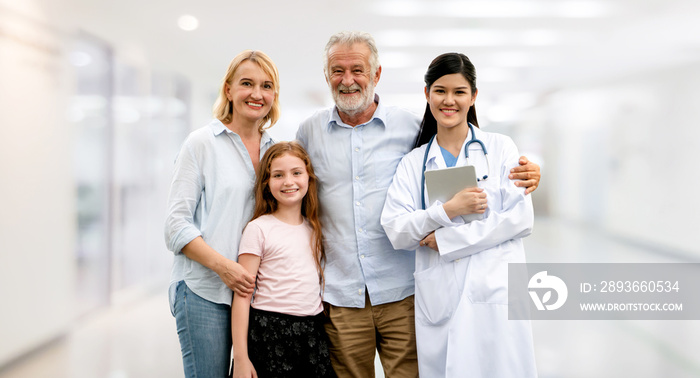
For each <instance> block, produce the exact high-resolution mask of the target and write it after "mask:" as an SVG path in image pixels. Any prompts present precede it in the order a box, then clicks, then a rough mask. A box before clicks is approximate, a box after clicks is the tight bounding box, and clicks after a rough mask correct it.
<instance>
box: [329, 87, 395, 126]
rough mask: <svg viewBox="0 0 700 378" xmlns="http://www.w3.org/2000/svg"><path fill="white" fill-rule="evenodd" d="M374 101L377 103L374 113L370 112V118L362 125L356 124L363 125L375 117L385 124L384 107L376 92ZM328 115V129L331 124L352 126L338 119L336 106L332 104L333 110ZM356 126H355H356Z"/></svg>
mask: <svg viewBox="0 0 700 378" xmlns="http://www.w3.org/2000/svg"><path fill="white" fill-rule="evenodd" d="M374 102H376V103H377V109H375V110H374V114H372V118H370V119H369V121H367V122H365V123H363V124H362V125H357V126H363V125H368V124H370V123H372V121H373V120H375V119H377V120H378V121H379V123H380V124H381V125H382V126H385V125H386V108H385V107H384V105H383V103H382V102H381V101H380V99H379V95H378V94H376V93H375V94H374ZM330 113H331V114H330V116H329V117H328V123H327V125H328V130H329V131H330V130H331V127H333V125H337V126H341V127H352V126H350V125H348V124H346V123H345V122H343V120H342V119H340V115H339V114H338V107H337V106H333V110H332V111H331V112H330ZM357 126H356V127H357Z"/></svg>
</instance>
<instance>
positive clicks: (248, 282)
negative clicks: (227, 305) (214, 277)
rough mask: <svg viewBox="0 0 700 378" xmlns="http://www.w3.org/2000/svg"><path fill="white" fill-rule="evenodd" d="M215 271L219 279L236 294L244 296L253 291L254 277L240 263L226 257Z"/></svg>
mask: <svg viewBox="0 0 700 378" xmlns="http://www.w3.org/2000/svg"><path fill="white" fill-rule="evenodd" d="M217 273H218V274H219V277H221V281H223V282H224V283H225V284H226V286H228V287H229V288H230V289H231V290H233V291H234V292H235V293H236V294H238V295H240V296H244V297H246V296H248V295H250V294H251V293H252V292H253V288H254V286H255V277H253V275H251V274H250V272H248V270H247V269H246V268H244V267H243V266H242V265H241V264H239V263H237V262H235V261H232V260H228V259H227V260H226V262H225V264H223V267H222V268H221V269H220V270H219V271H217Z"/></svg>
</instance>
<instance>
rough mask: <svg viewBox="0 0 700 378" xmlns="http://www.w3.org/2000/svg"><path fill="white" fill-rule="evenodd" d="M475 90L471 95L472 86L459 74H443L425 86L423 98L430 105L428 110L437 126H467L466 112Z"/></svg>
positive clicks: (472, 100) (472, 101)
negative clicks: (429, 85)
mask: <svg viewBox="0 0 700 378" xmlns="http://www.w3.org/2000/svg"><path fill="white" fill-rule="evenodd" d="M476 95H477V91H474V95H472V88H471V86H470V85H469V82H468V81H467V79H465V78H464V76H462V75H461V74H458V73H456V74H450V75H444V76H442V77H440V78H439V79H437V80H435V82H433V85H432V86H431V87H430V89H428V88H425V98H426V100H427V101H428V104H429V105H430V112H431V113H432V114H433V117H435V120H436V121H437V124H438V128H440V127H446V128H452V127H455V126H461V125H464V126H465V127H466V126H467V113H468V112H469V108H470V107H471V106H472V105H474V101H475V100H476Z"/></svg>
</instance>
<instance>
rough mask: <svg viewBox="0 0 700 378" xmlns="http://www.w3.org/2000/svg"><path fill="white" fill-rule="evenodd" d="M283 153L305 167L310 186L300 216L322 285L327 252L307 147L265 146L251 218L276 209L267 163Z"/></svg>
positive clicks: (316, 183) (290, 145) (268, 164)
mask: <svg viewBox="0 0 700 378" xmlns="http://www.w3.org/2000/svg"><path fill="white" fill-rule="evenodd" d="M284 155H292V156H295V157H298V158H299V159H301V161H303V162H304V165H305V166H306V172H307V173H308V175H309V187H308V190H307V192H306V196H304V198H303V199H302V203H301V215H302V216H304V217H305V218H306V219H307V220H308V222H309V225H311V230H312V231H313V233H312V237H311V245H310V246H311V250H312V251H313V255H314V261H316V268H317V269H318V273H319V282H321V284H322V285H323V264H324V263H325V261H326V252H325V250H324V248H323V232H322V230H321V221H320V210H319V202H318V179H317V178H316V174H314V168H313V166H312V165H311V159H310V158H309V154H308V153H306V150H304V148H303V147H302V146H301V145H299V144H298V143H296V142H279V143H276V144H274V145H272V147H270V148H268V150H267V151H266V152H265V155H263V157H262V159H261V160H260V164H259V165H258V172H257V177H256V179H255V211H254V212H253V219H257V218H259V217H260V216H262V215H266V214H272V213H274V212H275V211H277V199H275V197H274V196H273V195H272V192H270V166H271V165H272V161H273V160H275V159H277V158H279V157H282V156H284Z"/></svg>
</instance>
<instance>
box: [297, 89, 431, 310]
mask: <svg viewBox="0 0 700 378" xmlns="http://www.w3.org/2000/svg"><path fill="white" fill-rule="evenodd" d="M375 101H377V102H378V106H377V109H376V111H375V112H374V115H373V116H372V118H371V119H370V121H369V122H367V123H364V124H361V125H357V126H355V127H352V126H350V125H347V124H345V123H344V122H343V121H342V120H341V119H340V116H339V115H338V111H337V110H336V108H335V106H334V107H332V108H329V109H325V110H322V111H319V112H317V113H316V114H314V115H313V116H311V117H310V118H308V119H307V120H305V121H304V122H303V123H302V124H301V125H300V127H299V130H298V132H297V139H298V140H299V141H300V143H301V144H302V145H303V146H304V147H305V148H306V150H307V151H308V153H309V155H310V157H311V162H312V163H313V166H314V170H315V173H316V176H317V177H318V179H319V183H320V186H319V200H320V202H321V211H322V218H321V221H322V225H323V237H324V246H325V249H326V266H325V270H324V277H325V291H324V295H323V300H324V301H326V302H328V303H330V304H332V305H335V306H341V307H356V308H362V307H364V306H365V288H367V290H368V291H369V298H370V301H371V302H372V304H373V305H379V304H384V303H391V302H396V301H400V300H402V299H404V298H406V297H408V296H410V295H413V293H414V286H413V285H414V282H413V272H414V270H415V252H414V251H404V250H395V249H394V248H393V247H392V246H391V243H390V242H389V239H388V238H387V236H386V234H385V233H384V229H383V228H382V226H381V224H380V217H381V214H382V209H383V208H384V201H385V199H386V193H387V190H388V189H389V185H390V184H391V181H392V179H393V177H394V173H395V172H396V167H397V166H398V164H399V161H400V160H401V158H402V157H403V156H404V155H405V154H406V153H407V152H409V151H411V149H412V148H413V144H414V143H415V140H416V136H417V135H418V129H419V127H420V119H419V117H418V116H416V115H415V114H413V113H410V112H408V111H406V110H403V109H400V108H397V107H389V106H384V105H382V103H381V101H379V97H378V96H376V97H375Z"/></svg>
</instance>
